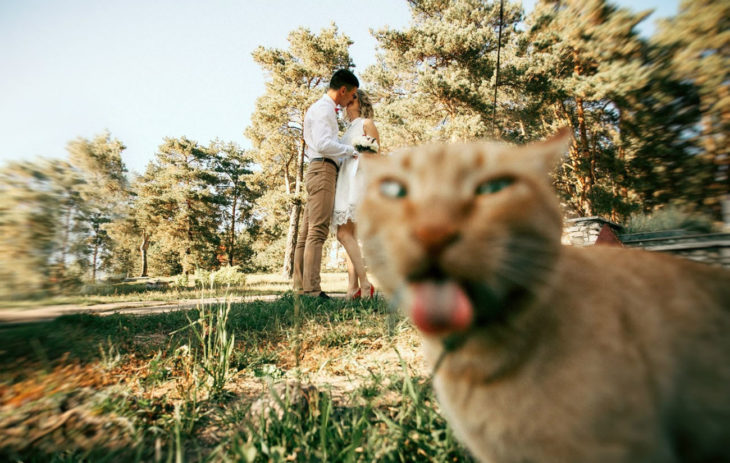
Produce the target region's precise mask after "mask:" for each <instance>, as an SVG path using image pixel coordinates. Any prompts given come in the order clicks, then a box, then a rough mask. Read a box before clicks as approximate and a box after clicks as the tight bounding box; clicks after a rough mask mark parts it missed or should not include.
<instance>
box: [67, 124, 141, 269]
mask: <svg viewBox="0 0 730 463" xmlns="http://www.w3.org/2000/svg"><path fill="white" fill-rule="evenodd" d="M124 149H125V146H124V144H122V142H121V141H119V140H117V139H112V138H111V135H110V134H109V133H108V132H106V133H104V134H101V135H98V136H96V137H95V138H94V139H92V140H87V139H84V138H77V139H76V140H74V141H71V142H69V144H68V146H67V150H68V152H69V159H70V162H71V165H73V166H74V168H75V169H76V170H78V172H79V173H80V175H81V177H82V178H83V179H84V182H83V183H82V184H81V185H79V194H80V195H81V199H82V200H83V206H82V208H81V209H80V213H79V223H80V225H81V226H82V227H83V228H85V230H84V231H85V235H86V236H85V237H84V239H83V241H82V244H81V246H80V249H82V250H83V251H82V252H84V251H85V253H88V254H90V255H91V281H92V282H95V281H96V272H97V269H98V265H99V262H100V260H101V257H102V256H100V254H102V253H107V252H109V250H110V247H111V240H110V238H109V236H108V234H107V232H106V230H105V229H104V227H105V225H106V224H108V223H110V222H111V221H112V219H113V216H114V214H115V211H114V209H115V208H116V207H117V205H118V204H119V203H120V202H121V200H122V199H123V197H124V196H125V195H126V194H128V192H127V179H126V177H125V172H126V168H125V167H124V163H123V162H122V157H121V153H122V151H123V150H124ZM85 245H86V246H85ZM88 247H90V248H91V249H90V250H88ZM85 248H86V249H85Z"/></svg>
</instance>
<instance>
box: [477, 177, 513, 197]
mask: <svg viewBox="0 0 730 463" xmlns="http://www.w3.org/2000/svg"><path fill="white" fill-rule="evenodd" d="M513 183H514V180H513V179H511V178H507V177H505V178H497V179H494V180H487V181H486V182H484V183H482V184H481V185H479V186H478V187H477V194H478V195H491V194H494V193H497V192H498V191H501V190H504V189H505V188H507V187H508V186H510V185H512V184H513Z"/></svg>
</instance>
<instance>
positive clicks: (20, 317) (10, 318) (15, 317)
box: [0, 294, 344, 325]
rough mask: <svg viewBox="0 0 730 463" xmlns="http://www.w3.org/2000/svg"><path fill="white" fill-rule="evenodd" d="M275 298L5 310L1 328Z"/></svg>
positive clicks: (259, 297)
mask: <svg viewBox="0 0 730 463" xmlns="http://www.w3.org/2000/svg"><path fill="white" fill-rule="evenodd" d="M332 296H333V297H344V295H338V294H332ZM279 297H280V296H278V295H258V296H239V297H229V298H228V299H226V298H224V297H210V298H203V299H200V298H197V299H182V300H175V301H130V302H110V303H106V304H94V305H86V306H82V305H75V304H64V305H48V306H42V307H34V308H27V307H24V308H7V309H0V325H8V324H16V323H29V322H40V321H49V320H53V319H55V318H57V317H60V316H61V315H69V314H77V313H85V314H97V315H110V314H115V313H120V314H139V315H141V314H151V313H159V312H172V311H175V310H183V309H193V308H195V307H197V306H198V305H199V304H219V303H222V302H225V301H226V300H230V301H231V302H249V301H274V300H276V299H278V298H279Z"/></svg>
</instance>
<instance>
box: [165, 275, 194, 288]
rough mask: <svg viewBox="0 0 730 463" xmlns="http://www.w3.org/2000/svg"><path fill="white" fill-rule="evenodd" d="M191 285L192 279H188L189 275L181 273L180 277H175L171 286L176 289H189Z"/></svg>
mask: <svg viewBox="0 0 730 463" xmlns="http://www.w3.org/2000/svg"><path fill="white" fill-rule="evenodd" d="M189 284H190V278H189V277H188V274H187V273H181V274H180V275H176V276H175V278H174V279H173V280H172V283H171V284H170V286H172V287H173V288H175V289H187V288H188V285H189Z"/></svg>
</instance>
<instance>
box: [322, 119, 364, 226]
mask: <svg viewBox="0 0 730 463" xmlns="http://www.w3.org/2000/svg"><path fill="white" fill-rule="evenodd" d="M363 122H364V120H363V119H362V118H361V117H358V118H357V119H355V120H354V121H352V123H351V124H350V127H348V128H347V130H346V131H345V133H344V134H342V138H341V139H340V141H341V142H342V143H344V144H346V145H352V141H353V140H354V139H355V138H357V137H359V136H361V135H364V134H365V131H364V130H363ZM359 161H360V160H359V159H353V158H351V157H348V158H346V159H345V160H344V161H342V164H341V165H340V170H339V173H338V174H337V186H336V187H335V208H334V212H333V213H332V220H331V222H330V223H331V225H330V230H331V231H332V233H336V232H337V227H338V226H339V225H342V224H344V223H347V221H348V220H351V221H353V222H355V209H356V208H357V205H358V204H359V203H360V200H361V199H362V192H363V188H364V185H363V178H362V173H361V171H360V169H359V166H360V162H359Z"/></svg>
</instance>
